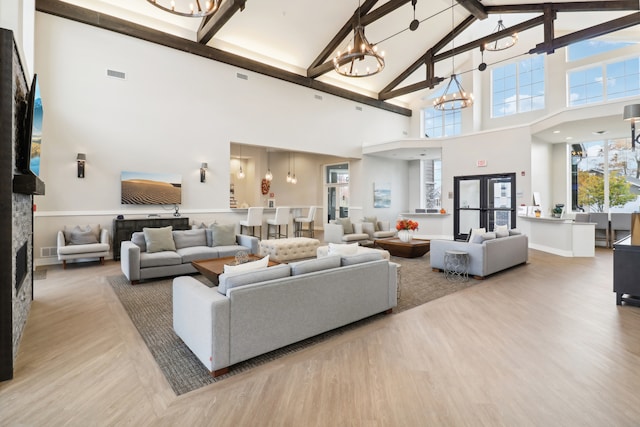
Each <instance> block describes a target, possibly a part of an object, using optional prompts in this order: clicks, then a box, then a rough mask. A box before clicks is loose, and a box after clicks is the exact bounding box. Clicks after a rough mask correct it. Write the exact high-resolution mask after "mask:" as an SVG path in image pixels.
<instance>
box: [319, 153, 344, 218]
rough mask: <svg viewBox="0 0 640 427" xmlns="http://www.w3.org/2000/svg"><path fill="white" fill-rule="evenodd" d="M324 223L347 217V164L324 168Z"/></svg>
mask: <svg viewBox="0 0 640 427" xmlns="http://www.w3.org/2000/svg"><path fill="white" fill-rule="evenodd" d="M324 182H325V188H326V190H325V194H326V201H325V202H326V206H325V212H326V213H327V218H326V221H327V222H329V221H331V220H333V219H336V218H346V217H348V216H349V163H339V164H334V165H326V166H325V180H324Z"/></svg>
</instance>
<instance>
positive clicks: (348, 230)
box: [336, 218, 353, 234]
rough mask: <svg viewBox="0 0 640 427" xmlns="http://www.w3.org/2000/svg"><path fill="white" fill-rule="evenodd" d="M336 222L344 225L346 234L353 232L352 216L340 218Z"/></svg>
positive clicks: (343, 228)
mask: <svg viewBox="0 0 640 427" xmlns="http://www.w3.org/2000/svg"><path fill="white" fill-rule="evenodd" d="M336 224H340V225H342V230H344V234H353V224H351V218H338V219H336Z"/></svg>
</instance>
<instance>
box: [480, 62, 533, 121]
mask: <svg viewBox="0 0 640 427" xmlns="http://www.w3.org/2000/svg"><path fill="white" fill-rule="evenodd" d="M491 94H492V105H491V107H492V108H491V117H504V116H509V115H512V114H516V113H524V112H527V111H533V110H540V109H542V108H544V55H538V56H532V57H531V58H527V59H524V60H522V61H518V62H515V63H512V64H507V65H504V66H502V67H499V68H495V69H494V70H493V71H492V72H491Z"/></svg>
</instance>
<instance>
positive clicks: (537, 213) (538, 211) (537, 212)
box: [534, 209, 542, 218]
mask: <svg viewBox="0 0 640 427" xmlns="http://www.w3.org/2000/svg"><path fill="white" fill-rule="evenodd" d="M534 212H535V214H536V218H540V214H541V213H542V211H541V210H540V209H536V210H535V211H534Z"/></svg>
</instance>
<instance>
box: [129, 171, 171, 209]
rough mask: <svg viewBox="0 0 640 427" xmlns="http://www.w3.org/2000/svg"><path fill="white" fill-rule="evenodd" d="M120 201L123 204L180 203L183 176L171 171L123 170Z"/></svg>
mask: <svg viewBox="0 0 640 427" xmlns="http://www.w3.org/2000/svg"><path fill="white" fill-rule="evenodd" d="M120 188H121V192H120V203H121V204H123V205H179V204H180V203H181V202H182V176H181V175H178V174H171V173H149V172H122V173H121V174H120Z"/></svg>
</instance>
